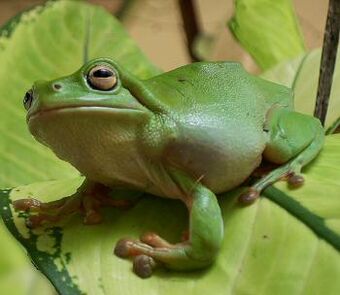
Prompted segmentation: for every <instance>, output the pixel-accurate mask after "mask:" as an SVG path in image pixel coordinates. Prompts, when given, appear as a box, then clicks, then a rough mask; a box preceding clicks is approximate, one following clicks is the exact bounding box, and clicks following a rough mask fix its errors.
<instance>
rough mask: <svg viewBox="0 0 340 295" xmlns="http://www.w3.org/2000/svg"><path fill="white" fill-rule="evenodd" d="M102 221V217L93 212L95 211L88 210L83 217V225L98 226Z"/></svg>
mask: <svg viewBox="0 0 340 295" xmlns="http://www.w3.org/2000/svg"><path fill="white" fill-rule="evenodd" d="M102 221H103V216H102V215H101V214H100V213H99V212H97V211H95V210H89V211H87V212H86V214H85V217H84V220H83V222H84V224H86V225H93V224H99V223H101V222H102Z"/></svg>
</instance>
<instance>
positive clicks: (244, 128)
mask: <svg viewBox="0 0 340 295" xmlns="http://www.w3.org/2000/svg"><path fill="white" fill-rule="evenodd" d="M98 65H105V66H107V67H109V68H111V69H112V70H113V71H114V72H115V73H116V76H117V78H118V83H117V85H116V86H115V87H114V88H113V89H112V90H106V91H103V90H96V89H93V88H92V87H91V85H89V83H88V82H87V76H88V73H89V71H90V70H91V69H92V68H93V67H94V66H98ZM27 122H28V126H29V130H30V132H31V133H32V134H33V136H34V137H35V138H36V139H37V140H38V141H39V142H41V143H43V144H44V145H47V146H48V147H50V148H51V149H52V150H53V151H54V152H55V154H56V155H57V156H58V157H60V158H61V159H63V160H65V161H67V162H69V163H71V164H72V165H73V166H74V167H76V168H77V169H78V170H79V171H80V172H81V173H82V174H83V175H85V176H86V179H87V180H88V181H87V182H86V185H84V186H83V187H82V189H80V190H79V192H78V193H77V195H79V194H80V192H81V193H84V191H86V190H87V189H88V187H89V185H88V184H89V183H90V184H91V185H92V186H91V187H92V188H93V183H100V184H102V185H105V186H107V187H110V188H117V187H119V188H129V189H134V190H138V191H143V192H148V193H151V194H154V195H156V196H160V197H166V198H174V199H180V200H182V201H183V202H184V203H185V204H186V206H187V208H188V210H189V213H190V227H189V232H188V240H187V241H185V242H182V243H179V244H169V243H167V242H166V241H164V240H163V239H161V238H160V237H159V236H157V235H156V234H154V233H148V234H146V235H143V236H142V237H141V239H140V240H128V239H124V240H121V241H119V242H118V244H117V246H116V251H115V252H116V254H117V255H119V256H121V257H127V256H133V257H135V259H134V270H135V272H136V273H137V274H138V275H140V276H141V277H147V276H149V275H150V274H151V272H152V269H153V268H154V267H155V265H156V264H161V265H163V266H165V267H167V268H169V269H174V270H192V269H199V268H204V267H207V266H208V265H210V264H211V263H212V262H213V261H214V259H215V258H216V256H217V254H218V252H219V249H220V247H221V243H222V240H223V221H222V215H221V210H220V207H219V205H218V202H217V199H216V195H215V194H217V193H222V192H226V191H228V190H231V189H233V188H235V187H237V186H239V185H240V184H241V183H242V182H244V181H245V180H246V179H247V178H248V177H249V176H250V175H251V173H252V172H253V171H254V170H255V169H256V168H257V167H258V166H259V164H260V163H261V161H262V159H265V160H267V161H268V162H272V163H275V164H278V165H279V166H278V168H276V169H274V170H272V171H271V172H270V173H269V174H267V175H266V176H264V177H263V178H261V179H260V180H258V182H256V183H255V184H254V185H253V186H252V187H251V188H249V190H248V191H246V192H245V193H243V195H242V196H241V199H242V200H243V201H244V202H249V203H250V202H251V201H253V200H254V199H255V198H256V197H258V195H259V194H260V192H261V190H262V189H263V188H265V187H266V186H268V185H269V184H272V183H274V182H275V181H277V180H279V179H282V178H283V177H288V176H292V175H294V176H296V175H297V174H298V173H299V172H300V170H301V168H302V167H303V166H304V165H306V164H307V163H308V162H310V161H311V160H312V159H313V158H315V157H316V155H317V154H318V152H319V151H320V149H321V148H322V145H323V141H324V130H323V128H322V126H321V124H320V122H319V121H318V120H317V119H315V118H313V117H311V116H307V115H303V114H300V113H297V112H295V111H294V110H293V94H292V91H291V90H290V89H288V88H286V87H284V86H281V85H278V84H274V83H271V82H268V81H265V80H263V79H261V78H259V77H255V76H252V75H250V74H248V73H247V72H246V71H245V70H244V69H243V68H242V66H241V65H240V64H238V63H232V62H201V63H194V64H190V65H186V66H183V67H180V68H178V69H175V70H173V71H170V72H167V73H164V74H161V75H158V76H156V77H153V78H151V79H148V80H139V79H138V78H137V77H135V76H133V75H132V74H131V73H129V72H128V71H127V70H126V69H124V68H122V67H121V66H120V65H119V64H117V63H115V62H113V61H112V60H110V59H105V58H99V59H95V60H92V61H89V62H87V63H86V64H85V65H84V66H83V67H82V68H81V69H80V70H78V71H77V72H75V73H74V74H72V75H70V76H67V77H63V78H60V79H56V80H53V81H49V82H36V83H35V84H34V86H33V101H32V103H31V105H30V107H29V109H28V114H27ZM298 180H301V178H300V179H299V178H298ZM48 204H49V203H47V204H44V205H45V206H49V205H48ZM40 206H41V204H40ZM53 206H54V205H53ZM83 206H85V207H86V205H84V204H83ZM32 207H34V206H31V208H32ZM18 208H19V210H20V206H19V205H17V209H18ZM40 209H41V208H40ZM49 209H51V207H50V208H49ZM66 213H67V212H66ZM66 213H65V212H64V214H66ZM40 214H41V216H46V212H45V213H41V212H40ZM59 215H63V214H59ZM93 223H95V222H93Z"/></svg>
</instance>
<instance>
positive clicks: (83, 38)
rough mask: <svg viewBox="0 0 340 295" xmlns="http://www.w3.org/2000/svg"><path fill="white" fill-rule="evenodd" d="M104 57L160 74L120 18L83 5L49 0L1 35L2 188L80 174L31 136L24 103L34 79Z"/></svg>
mask: <svg viewBox="0 0 340 295" xmlns="http://www.w3.org/2000/svg"><path fill="white" fill-rule="evenodd" d="M100 56H107V57H111V58H113V59H115V60H117V61H119V62H120V63H122V64H123V65H124V66H125V67H127V68H128V69H130V70H131V71H132V72H134V73H135V74H136V75H138V76H140V77H150V76H152V75H154V74H156V73H158V72H159V70H158V69H156V68H155V67H154V66H153V65H152V64H151V63H150V62H149V61H148V60H147V59H146V57H145V56H144V55H143V54H142V53H141V51H140V50H139V49H138V47H137V46H136V44H135V43H134V41H133V40H132V39H131V38H130V37H129V36H128V35H127V33H126V32H125V30H124V28H123V27H122V26H121V24H120V23H119V22H118V21H117V20H116V19H115V18H113V17H112V16H111V15H110V14H109V13H108V12H106V11H105V10H103V9H102V8H100V7H97V6H92V5H89V4H86V3H84V2H81V1H79V2H78V1H54V2H47V4H46V5H45V6H39V7H36V8H34V9H32V10H30V11H26V12H23V13H22V14H20V15H19V16H18V17H16V18H14V19H13V20H12V21H10V22H9V23H8V24H7V25H5V26H4V28H3V29H2V30H1V31H0V63H1V67H0V81H1V84H0V109H1V116H0V136H1V140H0V167H1V169H0V187H12V186H16V185H19V184H24V183H31V182H35V181H42V180H49V179H58V178H59V179H60V178H63V177H64V178H65V177H74V176H76V175H78V172H77V171H76V170H75V169H73V168H72V167H71V166H70V165H69V164H67V163H65V162H62V161H60V160H58V159H57V158H56V156H55V155H54V154H53V153H52V152H51V151H49V150H48V149H47V148H46V147H43V146H42V145H40V144H38V143H37V142H35V141H34V140H33V138H32V137H31V136H30V134H29V132H28V131H27V127H26V122H25V113H26V112H25V110H24V108H23V106H22V99H23V96H24V94H25V92H26V91H27V90H28V89H29V88H30V87H31V85H32V84H33V82H34V81H36V80H40V79H47V80H48V79H53V78H56V77H60V76H62V75H66V74H69V73H71V72H74V71H75V70H76V69H78V68H79V67H80V66H81V65H82V64H83V62H84V60H85V59H92V58H95V57H100Z"/></svg>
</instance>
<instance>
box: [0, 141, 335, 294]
mask: <svg viewBox="0 0 340 295" xmlns="http://www.w3.org/2000/svg"><path fill="white" fill-rule="evenodd" d="M339 149H340V135H334V136H329V137H327V139H326V145H325V148H324V149H323V151H322V152H321V154H320V156H319V157H318V158H317V159H316V160H315V161H314V162H313V163H312V164H311V165H309V166H308V167H307V169H305V171H306V174H305V177H306V184H305V186H303V187H302V188H299V189H297V190H288V189H287V188H286V184H285V183H279V184H277V185H276V186H275V188H269V189H267V190H266V192H265V195H266V196H267V197H268V198H261V199H260V200H259V201H258V202H256V203H255V204H254V205H252V206H249V207H246V208H244V207H240V206H239V205H238V204H237V202H236V196H237V194H238V193H239V190H236V191H234V192H231V193H228V194H224V195H223V196H221V197H220V199H219V200H220V205H221V208H222V211H223V216H224V223H225V239H224V243H223V247H222V250H221V252H220V254H219V257H218V259H217V261H216V263H215V264H214V265H213V266H212V267H211V268H209V269H207V270H205V271H199V272H192V273H176V272H168V271H165V270H157V271H156V273H155V274H154V276H153V277H151V278H150V279H148V280H142V279H140V278H138V277H137V276H135V275H134V274H133V273H132V269H131V268H132V266H131V262H130V261H128V260H124V259H120V258H117V257H116V256H114V255H113V254H112V249H113V246H114V245H115V243H116V242H117V240H118V239H120V238H122V237H125V236H132V237H137V236H139V235H140V234H141V233H143V232H145V231H150V230H152V231H156V232H159V233H160V234H161V235H162V236H163V237H165V238H167V239H168V240H170V241H172V242H176V241H178V240H179V239H180V235H181V232H182V231H183V230H185V229H186V227H187V221H188V216H187V212H186V209H185V207H184V205H183V204H182V203H181V202H179V201H174V200H168V199H162V198H157V197H153V196H145V197H144V198H143V199H142V200H141V201H140V202H139V203H138V204H137V205H136V206H135V207H134V208H132V209H130V210H128V211H120V210H118V209H106V210H105V212H104V213H105V222H104V223H103V224H100V225H96V226H84V225H83V224H82V221H81V217H80V216H73V217H71V218H70V219H69V220H68V221H65V222H64V223H62V224H59V225H58V227H54V228H50V229H47V228H45V229H36V230H34V231H29V230H27V229H26V228H25V226H24V217H23V216H22V215H21V217H20V216H19V215H17V214H16V213H14V212H13V210H12V207H11V205H10V201H13V200H16V199H20V198H25V197H27V196H32V197H37V198H40V199H42V200H44V201H51V200H54V199H59V198H61V197H63V196H66V195H68V194H70V193H72V192H74V191H75V189H76V188H77V187H78V186H79V184H80V182H81V181H82V179H81V178H77V179H73V180H72V179H70V180H64V181H52V182H44V183H36V184H31V185H28V186H24V187H19V188H17V189H13V190H7V191H2V196H1V197H0V200H1V202H2V203H1V204H0V208H1V214H2V216H3V219H4V220H5V223H6V225H7V227H8V228H9V230H10V231H11V232H12V234H13V235H14V236H15V237H16V238H17V239H18V240H19V241H20V242H21V243H22V245H23V246H24V247H25V248H26V249H27V251H28V253H29V254H30V255H31V258H32V260H33V261H34V263H35V264H36V265H37V266H38V267H39V269H40V270H41V271H43V272H44V273H45V275H47V276H48V278H49V279H50V280H51V281H52V283H53V284H54V285H55V287H56V289H57V290H58V291H59V292H60V293H61V294H80V293H87V294H122V295H124V294H136V295H138V294H159V295H168V294H169V295H170V294H171V295H176V294H205V293H212V294H219V295H224V294H254V292H255V293H256V294H338V290H339V288H340V281H339V280H336V279H334V278H336V277H338V276H340V255H339V249H340V199H339V198H340V196H339V190H340V183H339V181H338V180H339V178H340V169H339V166H340V153H339V152H338V151H339ZM278 189H279V190H280V194H279V195H278V194H277V190H278ZM277 196H279V197H280V196H282V199H281V197H280V198H276V197H277ZM75 237H76V238H75ZM89 266H90V267H89Z"/></svg>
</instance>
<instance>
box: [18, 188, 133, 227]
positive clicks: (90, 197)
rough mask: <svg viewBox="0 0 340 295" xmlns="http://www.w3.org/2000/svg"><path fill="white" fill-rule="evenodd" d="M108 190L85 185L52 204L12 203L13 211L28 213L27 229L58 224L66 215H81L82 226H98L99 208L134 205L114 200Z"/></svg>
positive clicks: (99, 219) (31, 201)
mask: <svg viewBox="0 0 340 295" xmlns="http://www.w3.org/2000/svg"><path fill="white" fill-rule="evenodd" d="M109 192H110V189H109V188H107V187H104V186H102V185H99V184H93V183H89V182H87V183H85V184H84V185H82V186H81V187H80V189H79V190H78V191H77V192H76V193H75V194H74V195H72V196H69V197H66V198H63V199H61V200H57V201H53V202H47V203H44V202H41V201H39V200H37V199H32V198H31V199H21V200H17V201H14V202H13V207H14V209H15V211H25V212H27V213H30V215H29V216H28V218H27V219H26V225H27V227H29V228H36V227H38V226H41V225H43V224H53V223H56V222H59V221H60V220H62V219H63V218H65V217H66V216H68V215H72V214H74V213H77V212H78V213H81V214H82V215H83V216H84V224H87V225H91V224H98V223H101V222H102V220H103V218H102V215H101V214H100V212H99V210H100V208H101V207H108V206H112V207H119V208H123V209H125V208H129V207H131V206H132V205H133V204H134V203H131V201H130V200H115V199H112V198H111V197H110V196H109V195H108V193H109Z"/></svg>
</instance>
